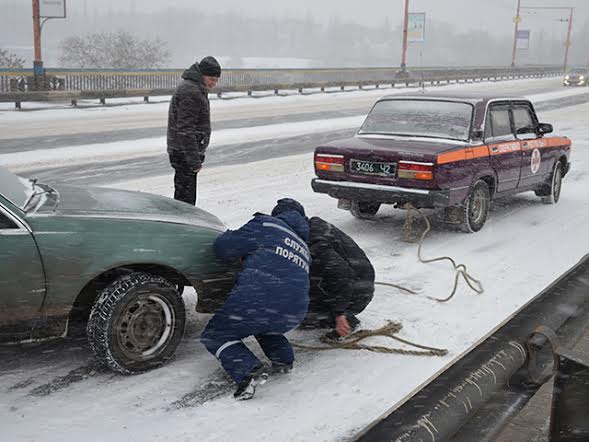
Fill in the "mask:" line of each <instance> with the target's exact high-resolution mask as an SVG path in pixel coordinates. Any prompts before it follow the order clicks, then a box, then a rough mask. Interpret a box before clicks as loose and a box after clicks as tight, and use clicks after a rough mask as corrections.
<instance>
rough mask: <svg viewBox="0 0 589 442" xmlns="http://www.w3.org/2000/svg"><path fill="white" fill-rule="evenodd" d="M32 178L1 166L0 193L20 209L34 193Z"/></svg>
mask: <svg viewBox="0 0 589 442" xmlns="http://www.w3.org/2000/svg"><path fill="white" fill-rule="evenodd" d="M33 189H34V185H33V182H32V181H31V180H26V179H24V178H21V177H19V176H17V175H15V174H13V173H10V172H9V171H7V170H6V169H3V168H1V167H0V194H2V196H3V197H4V198H6V199H7V200H8V201H10V202H11V203H12V204H14V205H15V206H17V207H18V208H20V209H24V207H25V204H26V203H27V201H28V200H29V198H30V197H31V195H33V193H34V190H33Z"/></svg>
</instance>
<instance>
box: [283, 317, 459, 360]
mask: <svg viewBox="0 0 589 442" xmlns="http://www.w3.org/2000/svg"><path fill="white" fill-rule="evenodd" d="M402 328H403V326H402V324H401V323H399V322H388V323H387V324H386V325H384V326H383V327H381V328H378V329H376V330H359V331H357V332H355V333H352V334H351V335H349V336H347V337H345V338H340V339H338V340H333V339H330V338H326V337H325V336H322V337H321V342H322V343H323V344H325V345H324V346H321V347H319V346H311V345H302V344H296V343H292V346H293V347H296V348H300V349H304V350H336V349H340V350H368V351H373V352H376V353H389V354H398V355H406V356H446V355H447V354H448V350H446V349H443V348H435V347H428V346H426V345H421V344H416V343H414V342H411V341H408V340H406V339H403V338H400V337H398V336H395V335H396V334H397V333H399V332H400V331H401V329H402ZM375 336H384V337H387V338H391V339H394V340H396V341H399V342H401V343H403V344H406V345H409V346H411V347H415V348H419V349H420V350H406V349H403V348H391V347H384V346H380V345H367V344H361V343H360V342H361V341H363V340H365V339H367V338H371V337H375Z"/></svg>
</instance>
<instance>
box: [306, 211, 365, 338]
mask: <svg viewBox="0 0 589 442" xmlns="http://www.w3.org/2000/svg"><path fill="white" fill-rule="evenodd" d="M307 245H308V246H309V250H310V252H311V259H312V264H311V288H310V292H309V298H310V302H309V312H308V314H307V317H306V318H305V321H304V323H303V326H305V327H320V328H334V331H333V332H332V333H329V334H328V335H327V336H328V337H329V338H332V339H337V338H338V337H344V336H347V335H349V334H350V333H351V332H352V331H354V330H355V329H356V328H357V327H358V326H359V324H360V321H359V320H358V319H357V318H356V315H357V314H358V313H360V312H362V311H363V310H364V309H365V308H366V307H367V306H368V304H369V303H370V301H371V300H372V297H373V295H374V267H372V264H371V263H370V260H369V259H368V257H367V256H366V254H365V253H364V251H363V250H362V249H361V248H360V246H359V245H358V244H356V242H355V241H354V240H353V239H352V238H350V237H349V236H348V235H346V234H345V233H344V232H342V231H341V230H340V229H338V228H337V227H335V226H334V225H333V224H330V223H328V222H327V221H325V220H323V219H321V218H319V217H317V216H315V217H313V218H311V219H310V220H309V240H308V241H307Z"/></svg>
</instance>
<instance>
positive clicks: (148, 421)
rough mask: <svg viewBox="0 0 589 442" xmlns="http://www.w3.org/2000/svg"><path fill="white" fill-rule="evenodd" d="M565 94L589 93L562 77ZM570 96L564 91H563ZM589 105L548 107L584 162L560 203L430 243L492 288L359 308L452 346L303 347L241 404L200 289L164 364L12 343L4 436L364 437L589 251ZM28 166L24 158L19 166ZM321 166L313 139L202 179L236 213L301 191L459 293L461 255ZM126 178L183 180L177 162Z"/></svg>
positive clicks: (512, 212)
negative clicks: (359, 213)
mask: <svg viewBox="0 0 589 442" xmlns="http://www.w3.org/2000/svg"><path fill="white" fill-rule="evenodd" d="M477 86H481V85H477ZM565 92H566V93H567V94H569V93H570V94H573V95H574V93H578V92H577V91H576V90H566V91H560V93H565ZM555 94H557V97H552V98H558V97H562V95H558V93H555ZM588 114H589V104H583V105H579V106H573V107H568V108H566V109H563V110H554V111H547V112H542V113H541V114H540V118H541V120H542V121H544V122H550V123H553V124H554V125H555V129H556V132H557V133H561V134H563V135H567V136H569V137H570V138H572V140H573V154H572V170H571V172H570V174H569V175H568V176H567V177H566V179H565V180H564V183H563V193H562V196H561V201H560V202H559V203H558V204H557V205H554V206H545V205H543V204H542V203H541V201H540V199H539V198H537V197H536V196H534V194H533V193H530V194H523V195H518V196H515V197H512V198H508V199H504V200H501V201H499V202H498V203H496V204H495V205H494V206H493V209H492V212H491V214H490V217H489V220H488V221H487V224H486V225H485V227H484V229H483V230H482V231H480V232H478V233H476V234H472V235H467V234H463V233H458V232H453V231H448V230H445V229H444V228H443V226H440V225H434V229H433V231H432V233H431V234H430V235H429V237H428V238H427V239H426V242H425V245H424V254H425V255H426V256H427V257H433V256H439V255H450V256H452V257H453V258H455V259H456V260H457V261H458V262H461V263H465V264H466V265H467V266H468V268H469V271H470V272H471V273H472V275H473V276H474V277H476V278H478V279H480V280H481V281H482V283H483V285H484V287H485V293H484V294H482V295H474V294H473V293H472V292H469V291H468V290H467V288H466V287H465V286H464V285H463V284H461V285H460V289H459V291H458V293H457V295H456V296H455V298H454V299H453V300H452V301H451V302H449V303H446V304H438V303H435V302H432V301H430V300H427V299H425V298H424V297H422V296H410V295H406V294H403V293H400V292H398V291H395V290H394V289H384V288H381V287H379V288H378V289H377V292H376V295H375V299H374V301H373V302H372V303H371V304H370V306H369V307H368V309H367V310H366V311H365V312H364V313H362V314H361V315H360V319H361V320H362V322H363V325H364V326H365V327H367V328H375V327H380V326H382V325H383V324H384V323H386V322H387V321H389V320H394V321H400V322H401V323H402V324H403V326H404V328H403V330H402V332H401V336H403V337H405V338H407V339H410V340H414V341H416V342H419V343H423V344H426V345H431V346H436V347H443V348H448V349H449V350H450V353H449V355H448V356H446V357H443V358H419V357H409V356H397V355H387V354H376V353H370V352H366V351H346V350H338V351H327V352H310V351H299V352H298V363H297V367H296V371H295V372H294V373H293V374H292V375H290V376H286V377H282V378H278V377H277V378H273V379H271V380H270V381H269V382H268V383H267V384H266V385H265V386H263V387H262V388H260V390H259V393H258V394H257V395H256V398H255V399H254V400H252V401H249V402H246V403H241V402H235V401H234V400H233V399H232V397H231V394H230V387H229V385H228V383H227V381H226V379H225V378H224V377H223V375H222V372H221V371H220V369H219V367H218V363H217V361H216V360H214V358H212V357H211V356H210V355H209V354H208V353H207V351H206V350H205V349H204V347H203V346H202V345H201V344H200V343H199V342H198V335H199V334H200V331H201V330H202V328H203V327H204V325H205V324H206V322H207V320H208V316H206V315H199V314H196V313H194V312H193V308H192V307H193V306H194V293H193V292H189V293H186V302H187V306H188V310H189V311H191V312H192V313H191V316H190V319H189V321H188V329H187V334H186V336H185V338H184V341H183V343H182V345H181V347H180V349H179V351H178V354H177V357H176V358H175V359H174V360H172V361H171V362H170V363H169V364H168V365H166V366H165V367H162V368H161V369H158V370H155V371H153V372H150V373H146V374H143V375H138V376H132V377H127V376H120V375H116V374H113V373H110V372H97V371H95V370H94V369H93V367H92V365H91V364H90V361H91V356H90V351H89V348H88V347H87V345H86V344H85V343H84V342H83V341H74V342H71V341H62V342H58V343H52V344H44V345H40V346H33V347H28V348H24V349H23V348H9V349H6V348H4V349H0V428H1V429H2V430H1V434H2V437H1V439H2V440H7V441H13V440H14V441H21V440H22V441H56V442H57V441H60V442H61V441H70V440H71V441H77V440H85V441H104V440H110V441H134V440H136V441H153V440H174V441H193V440H199V441H226V440H243V441H274V440H296V441H299V440H300V441H303V440H305V441H306V440H329V441H331V440H341V439H346V438H348V437H350V436H351V435H352V434H353V433H354V432H355V431H357V430H358V429H360V428H363V427H364V426H365V425H366V424H368V423H369V422H370V421H371V420H373V419H375V418H376V417H378V416H379V415H380V414H382V413H383V412H384V411H385V410H387V409H389V408H390V407H391V406H392V405H393V404H395V403H399V404H400V403H401V402H402V401H404V400H406V399H407V398H408V397H410V396H411V394H412V393H414V392H415V391H416V390H417V389H419V388H420V386H422V385H424V384H425V383H426V382H427V381H428V380H429V379H431V378H433V377H435V376H436V375H437V374H439V373H440V372H441V371H442V370H443V369H444V368H445V367H447V366H449V365H450V364H452V363H453V362H454V361H455V360H457V359H458V358H460V356H461V355H462V354H464V353H465V352H467V351H468V350H469V349H470V348H472V347H473V346H475V345H476V344H477V343H478V342H480V341H481V340H482V339H484V337H485V336H487V335H488V334H490V333H491V332H492V331H493V330H494V329H496V328H497V327H498V326H499V324H501V323H502V322H504V321H505V320H506V319H507V318H509V317H510V316H511V315H513V314H514V313H515V312H516V311H517V310H518V309H519V308H521V307H522V306H523V305H524V304H526V303H527V302H528V301H529V300H530V299H532V298H533V297H534V296H535V295H536V294H537V293H539V292H540V291H541V290H542V289H543V288H544V287H546V286H547V285H548V284H549V283H550V282H552V281H553V280H554V279H556V277H558V276H559V275H560V274H562V273H563V272H564V271H565V270H567V269H568V268H570V267H571V266H572V265H573V264H575V263H576V262H577V261H578V260H579V259H580V258H581V257H582V256H583V255H584V254H586V253H587V252H589V232H588V231H587V222H588V220H589V195H588V192H589V172H587V170H588V168H589V132H588V131H587V129H586V122H587V115H588ZM89 150H92V151H96V149H94V148H91V149H89ZM68 155H69V154H68ZM2 158H3V156H0V164H2V162H3V159H2ZM48 161H49V159H48ZM19 164H23V163H22V162H21V163H18V162H15V163H13V166H14V167H17V166H18V165H19ZM312 176H313V168H312V155H311V154H309V153H307V154H302V155H294V156H281V157H279V158H273V159H270V160H265V161H259V162H253V163H249V164H248V166H247V168H244V167H243V166H241V165H232V166H222V167H210V168H206V169H203V172H202V174H201V176H200V177H199V206H201V207H203V208H204V209H206V210H209V211H211V212H213V213H214V214H216V215H218V216H219V217H221V218H222V219H223V220H224V221H225V222H226V223H227V225H228V226H229V227H236V226H239V225H241V224H242V223H244V222H245V221H247V220H248V219H249V217H250V216H251V214H252V213H253V212H255V211H258V210H259V211H268V210H270V208H271V207H272V206H273V204H274V202H275V201H276V200H277V199H278V198H281V197H284V196H292V197H294V198H297V199H298V200H299V201H301V202H302V203H303V204H304V205H305V207H306V209H307V212H308V213H309V214H311V215H318V216H321V217H323V218H325V219H327V220H329V221H331V222H333V223H335V224H336V225H337V226H338V227H340V228H342V229H343V230H344V231H346V232H347V233H349V234H350V235H352V236H353V237H354V238H356V239H357V240H358V242H359V243H360V244H361V245H362V246H363V247H364V248H365V250H366V252H367V254H368V256H369V257H370V258H371V259H372V260H373V262H374V264H375V267H376V270H377V278H378V279H379V280H380V281H388V282H393V283H398V284H401V285H405V286H407V287H410V288H413V289H417V290H419V291H420V292H422V293H423V294H428V295H431V296H440V297H441V296H444V295H446V294H448V293H449V290H450V289H451V287H452V283H453V273H452V272H451V269H450V268H449V267H448V266H447V265H445V264H444V263H439V264H431V265H422V264H419V262H418V261H417V258H416V245H415V244H410V243H405V242H403V241H402V236H403V232H402V225H403V221H404V217H403V215H404V214H403V213H402V212H401V211H396V210H394V209H391V208H383V209H382V210H381V212H379V214H378V215H377V218H376V220H374V221H360V220H357V219H355V218H353V217H351V215H349V214H348V213H347V212H343V211H339V210H337V209H336V208H335V201H334V200H333V199H331V198H329V197H327V196H325V195H320V194H315V193H313V192H312V190H311V188H310V180H311V178H312ZM111 185H113V184H111ZM114 186H116V187H119V188H125V189H134V190H143V191H147V192H154V193H159V194H163V195H168V196H170V195H171V194H172V193H173V189H172V177H171V174H169V173H167V174H165V175H162V176H159V177H153V176H152V177H146V178H142V179H139V180H133V181H126V182H120V183H116V184H114ZM290 337H291V339H292V340H293V341H296V342H302V343H312V342H314V341H315V339H316V338H317V333H316V332H309V331H294V332H292V333H291V334H290ZM376 342H379V343H381V344H385V343H384V342H381V341H378V340H377V341H376ZM386 344H388V343H386Z"/></svg>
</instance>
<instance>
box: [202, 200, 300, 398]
mask: <svg viewBox="0 0 589 442" xmlns="http://www.w3.org/2000/svg"><path fill="white" fill-rule="evenodd" d="M308 235H309V226H308V224H307V220H306V218H305V211H304V209H303V206H301V204H299V203H298V202H297V201H295V200H292V199H287V198H286V199H281V200H279V201H278V204H277V205H276V207H274V209H273V210H272V215H271V216H269V215H264V214H261V213H256V214H255V215H254V218H253V219H252V220H251V221H249V222H248V223H247V224H245V225H244V226H242V227H241V228H239V229H238V230H233V231H232V230H228V231H227V232H225V233H223V234H222V235H221V236H219V237H218V238H217V239H216V241H215V243H214V249H215V253H216V255H217V257H219V258H220V259H221V260H222V261H225V262H234V261H236V260H237V259H239V258H241V259H242V271H241V272H240V273H239V275H238V277H237V281H236V283H235V285H234V286H233V289H232V290H231V293H230V294H229V298H228V299H227V300H226V301H225V304H223V306H222V307H221V308H220V309H219V310H218V311H217V312H216V313H215V315H214V316H213V317H212V318H211V320H210V321H209V323H208V324H207V326H206V328H205V330H204V331H203V333H202V336H201V341H202V343H203V344H204V345H205V347H206V348H207V350H208V351H209V352H210V353H211V354H213V355H214V356H215V357H216V358H217V359H218V360H219V361H220V362H221V365H223V368H224V369H225V371H227V373H229V375H230V376H231V378H232V379H233V380H234V381H235V383H236V384H237V386H238V387H237V391H236V392H235V394H234V396H235V398H236V399H241V400H243V399H251V398H252V397H253V395H254V393H255V388H256V385H259V384H263V383H264V382H265V381H266V379H267V378H268V371H269V370H267V369H266V368H265V367H264V366H263V365H262V363H261V362H260V361H259V360H258V358H257V357H256V356H255V355H254V354H253V353H252V352H251V351H250V350H249V349H248V348H247V347H246V346H245V344H244V343H243V342H242V339H243V338H245V337H248V336H252V335H253V336H254V337H255V338H256V340H257V341H258V343H259V344H260V346H261V347H262V350H263V351H264V354H265V355H266V356H267V357H268V359H270V361H271V362H272V369H273V371H274V372H281V373H284V372H288V371H290V369H291V368H292V363H293V361H294V352H293V349H292V347H291V345H290V343H289V342H288V339H287V338H286V337H285V336H284V333H286V332H287V331H289V330H292V329H293V328H295V327H296V326H298V325H299V324H300V322H301V321H302V320H303V318H304V317H305V314H306V312H307V306H308V304H309V249H308V248H307V245H306V244H305V241H306V240H307V239H308Z"/></svg>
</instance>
